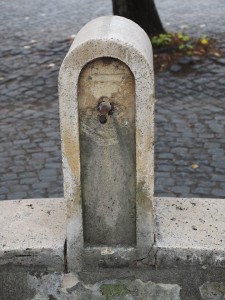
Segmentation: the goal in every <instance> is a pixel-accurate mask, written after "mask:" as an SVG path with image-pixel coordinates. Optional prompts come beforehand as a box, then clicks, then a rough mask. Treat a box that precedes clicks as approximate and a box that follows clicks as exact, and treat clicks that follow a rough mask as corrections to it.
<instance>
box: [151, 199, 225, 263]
mask: <svg viewBox="0 0 225 300" xmlns="http://www.w3.org/2000/svg"><path fill="white" fill-rule="evenodd" d="M154 202H155V214H156V231H157V233H156V249H157V261H158V263H159V265H160V264H162V265H171V264H174V263H175V264H180V263H182V264H183V263H184V264H186V265H193V264H206V265H216V266H224V265H225V251H224V249H225V218H224V211H225V200H224V199H207V198H155V199H154Z"/></svg>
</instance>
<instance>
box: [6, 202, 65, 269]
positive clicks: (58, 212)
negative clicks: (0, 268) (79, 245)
mask: <svg viewBox="0 0 225 300" xmlns="http://www.w3.org/2000/svg"><path fill="white" fill-rule="evenodd" d="M0 211H1V218H0V228H1V234H0V235H1V243H0V265H5V264H14V265H24V266H27V265H35V266H45V267H47V268H50V269H54V270H64V245H65V240H66V214H65V201H64V199H62V198H55V199H54V198H49V199H28V200H7V201H2V202H0Z"/></svg>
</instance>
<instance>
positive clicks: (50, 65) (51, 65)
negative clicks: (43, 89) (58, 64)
mask: <svg viewBox="0 0 225 300" xmlns="http://www.w3.org/2000/svg"><path fill="white" fill-rule="evenodd" d="M54 66H55V64H53V63H52V64H49V65H47V68H54Z"/></svg>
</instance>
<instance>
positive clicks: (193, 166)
mask: <svg viewBox="0 0 225 300" xmlns="http://www.w3.org/2000/svg"><path fill="white" fill-rule="evenodd" d="M191 167H192V169H197V168H199V165H197V164H192V165H191Z"/></svg>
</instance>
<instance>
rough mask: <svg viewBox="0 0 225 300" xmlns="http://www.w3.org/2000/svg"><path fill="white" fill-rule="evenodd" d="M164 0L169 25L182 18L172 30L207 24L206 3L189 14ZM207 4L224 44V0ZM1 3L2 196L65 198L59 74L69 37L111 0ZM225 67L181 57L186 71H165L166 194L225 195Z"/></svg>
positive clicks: (162, 148)
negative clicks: (59, 111) (202, 7)
mask: <svg viewBox="0 0 225 300" xmlns="http://www.w3.org/2000/svg"><path fill="white" fill-rule="evenodd" d="M156 2H157V5H158V8H159V12H160V14H161V15H162V19H163V22H164V24H168V23H170V22H171V20H174V22H175V23H176V24H175V25H174V24H170V25H168V26H171V28H176V26H177V28H178V27H179V26H182V22H184V24H187V23H188V22H189V21H190V23H189V24H192V27H190V28H189V30H190V31H195V32H197V30H196V28H201V29H202V28H203V27H200V25H203V24H204V22H206V18H205V15H204V13H202V16H203V18H202V19H201V18H198V14H200V16H201V13H200V12H201V9H200V8H201V2H203V1H198V3H199V2H200V4H199V6H198V8H199V9H197V8H196V5H197V4H196V5H195V6H193V7H194V8H195V9H196V12H194V11H193V7H192V10H191V16H190V15H188V14H187V5H188V4H182V5H183V10H184V12H185V14H184V20H182V18H181V15H180V11H181V12H182V8H181V4H180V5H179V8H178V7H177V5H176V3H177V0H176V1H175V0H167V1H161V2H163V3H164V2H165V5H164V4H162V3H160V1H159V0H157V1H156ZM192 2H193V0H192V1H189V3H190V5H191V4H192ZM204 3H208V6H207V5H206V4H204V9H206V10H207V11H211V12H212V13H211V14H210V15H208V22H209V21H210V20H211V19H210V18H212V22H211V21H210V24H205V25H206V26H205V27H204V28H205V31H206V32H208V33H209V34H211V35H214V36H217V38H218V40H219V43H220V46H221V47H222V48H223V49H224V50H225V41H223V40H222V36H223V29H222V28H225V27H224V25H225V24H223V23H225V20H224V18H222V14H223V16H224V13H222V12H225V4H224V3H223V1H222V0H221V1H219V0H217V1H216V4H215V3H213V9H212V8H211V6H210V5H212V4H211V3H210V1H204ZM169 4H170V6H168V7H169V9H168V12H167V13H165V8H166V5H169ZM206 6H207V7H206ZM172 8H174V10H173V9H172ZM0 9H1V15H0V32H1V43H0V60H1V65H0V110H1V117H0V199H1V200H4V199H19V198H38V197H62V195H63V188H62V171H61V154H60V134H59V115H58V96H57V76H58V69H59V66H60V65H61V62H62V59H63V58H64V56H65V54H66V52H67V51H68V48H69V41H68V40H67V39H66V37H68V36H69V35H71V34H73V33H76V32H77V30H78V29H79V28H80V27H81V26H82V25H83V24H84V23H86V22H87V21H88V20H90V19H92V18H94V17H96V16H98V15H102V14H110V12H111V3H110V2H109V1H108V2H107V1H103V0H98V1H97V2H94V1H85V0H83V1H80V2H79V4H78V1H71V0H67V1H61V2H60V1H59V0H57V1H51V0H50V1H47V2H46V1H41V0H39V1H35V2H33V1H27V0H21V1H16V0H12V1H10V3H9V2H4V1H1V2H0ZM216 12H217V21H216V22H215V15H216ZM177 13H178V14H179V15H178V16H177V21H176V18H174V17H173V15H174V14H175V15H176V14H177ZM194 16H195V18H194ZM219 16H221V18H220V17H219ZM199 32H201V30H200V31H199ZM224 65H225V62H224V60H222V59H217V60H210V59H206V60H205V61H197V62H196V63H193V64H191V65H182V61H181V62H180V65H179V66H181V67H182V70H181V71H180V72H177V73H173V72H165V73H161V74H160V75H157V76H156V96H157V103H156V124H155V125H156V134H155V137H156V143H155V158H156V159H155V161H156V163H155V166H156V167H155V168H156V180H155V193H156V195H157V196H159V195H163V196H184V197H189V196H193V197H224V196H225V171H224V156H225V153H224V152H225V140H224V138H223V136H224V132H225V114H224V105H225V104H224V103H225V101H224V100H225V96H224V94H225V87H224V86H225V68H224ZM193 167H194V168H193Z"/></svg>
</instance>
